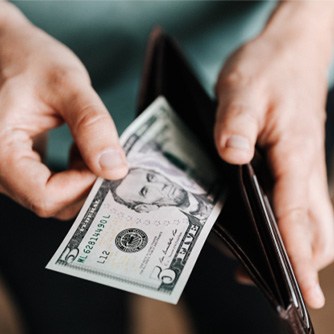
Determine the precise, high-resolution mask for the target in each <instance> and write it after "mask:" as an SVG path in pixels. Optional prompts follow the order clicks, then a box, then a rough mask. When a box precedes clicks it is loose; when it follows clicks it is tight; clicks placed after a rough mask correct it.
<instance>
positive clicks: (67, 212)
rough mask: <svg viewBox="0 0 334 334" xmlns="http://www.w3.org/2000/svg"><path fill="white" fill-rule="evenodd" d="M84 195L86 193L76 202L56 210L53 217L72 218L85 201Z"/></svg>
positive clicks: (60, 218)
mask: <svg viewBox="0 0 334 334" xmlns="http://www.w3.org/2000/svg"><path fill="white" fill-rule="evenodd" d="M86 195H87V194H84V195H83V198H82V199H79V200H78V201H77V202H75V203H72V204H71V205H69V206H67V207H66V208H64V209H61V210H60V211H59V212H57V213H56V214H55V215H54V218H57V219H59V220H70V219H73V218H74V217H75V216H76V215H77V214H78V212H79V211H80V209H81V208H82V206H83V204H84V202H85V198H86Z"/></svg>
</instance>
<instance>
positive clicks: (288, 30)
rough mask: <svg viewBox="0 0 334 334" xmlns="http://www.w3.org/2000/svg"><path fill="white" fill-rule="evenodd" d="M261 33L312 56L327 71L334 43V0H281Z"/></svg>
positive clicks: (278, 44)
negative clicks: (323, 0) (318, 0)
mask: <svg viewBox="0 0 334 334" xmlns="http://www.w3.org/2000/svg"><path fill="white" fill-rule="evenodd" d="M260 37H262V38H264V40H267V41H270V42H271V43H275V45H276V46H279V47H282V48H284V47H286V46H287V47H288V48H291V52H290V53H293V52H295V55H294V56H295V57H296V56H298V55H302V56H303V57H304V56H306V57H308V58H312V57H314V60H315V61H317V62H318V65H319V66H323V68H324V69H325V70H326V71H327V70H328V67H329V65H330V63H331V60H332V51H333V46H334V2H331V1H328V2H313V1H287V2H285V1H284V2H281V3H280V4H279V5H278V6H277V8H276V10H275V11H274V12H273V14H272V15H271V17H270V19H269V20H268V22H267V24H266V26H265V28H264V29H263V32H262V33H261V35H260Z"/></svg>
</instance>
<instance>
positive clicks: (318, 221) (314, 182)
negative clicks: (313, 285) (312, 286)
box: [309, 154, 334, 270]
mask: <svg viewBox="0 0 334 334" xmlns="http://www.w3.org/2000/svg"><path fill="white" fill-rule="evenodd" d="M309 196H310V209H309V211H310V217H311V220H312V223H313V231H314V233H313V234H314V237H313V259H314V262H315V265H316V267H317V269H318V270H320V269H323V268H324V267H326V266H327V265H329V264H330V263H331V262H332V261H333V260H334V218H333V208H332V204H331V201H330V198H329V193H328V185H327V174H326V167H325V160H324V154H322V156H321V157H320V158H319V159H318V161H317V163H316V164H315V165H314V167H313V170H312V174H311V177H310V190H309Z"/></svg>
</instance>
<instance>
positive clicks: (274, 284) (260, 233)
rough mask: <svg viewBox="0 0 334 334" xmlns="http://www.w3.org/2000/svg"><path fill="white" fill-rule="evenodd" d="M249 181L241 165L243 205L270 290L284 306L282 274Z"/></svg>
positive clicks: (285, 299) (286, 304) (285, 296)
mask: <svg viewBox="0 0 334 334" xmlns="http://www.w3.org/2000/svg"><path fill="white" fill-rule="evenodd" d="M249 181H250V180H249V179H247V175H245V173H243V169H242V167H241V168H240V188H241V191H242V194H243V198H244V202H245V205H246V206H247V209H248V214H249V217H250V221H251V222H252V225H253V228H254V229H255V231H256V236H257V239H258V242H259V244H260V245H261V248H262V254H264V265H265V266H266V268H267V270H268V272H269V273H270V278H269V281H268V282H270V284H271V288H272V291H273V293H275V295H276V297H277V301H278V304H279V305H280V306H283V307H284V308H286V307H288V305H289V303H288V299H289V298H288V295H282V293H281V289H280V288H279V285H278V281H280V282H282V280H283V275H282V273H281V272H280V271H279V270H277V265H278V264H277V263H275V265H273V262H276V261H275V260H276V254H273V252H272V250H271V249H270V246H269V245H268V242H266V238H267V237H268V235H267V233H265V230H264V226H262V225H263V224H262V225H261V223H260V222H261V221H263V215H262V213H261V211H260V210H259V209H260V208H259V205H258V202H257V196H256V194H255V192H254V189H252V187H251V182H249ZM273 255H274V256H273ZM283 281H284V280H283ZM284 282H285V281H284Z"/></svg>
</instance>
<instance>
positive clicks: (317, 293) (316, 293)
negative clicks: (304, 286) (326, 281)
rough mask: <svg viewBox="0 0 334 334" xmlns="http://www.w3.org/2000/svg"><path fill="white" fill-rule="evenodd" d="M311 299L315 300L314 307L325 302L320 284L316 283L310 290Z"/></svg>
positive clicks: (320, 305)
mask: <svg viewBox="0 0 334 334" xmlns="http://www.w3.org/2000/svg"><path fill="white" fill-rule="evenodd" d="M312 295H313V299H314V300H315V307H316V308H320V307H322V306H323V305H324V304H325V296H324V294H323V292H322V290H321V288H320V285H319V284H317V285H316V286H315V287H314V289H313V292H312Z"/></svg>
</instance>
